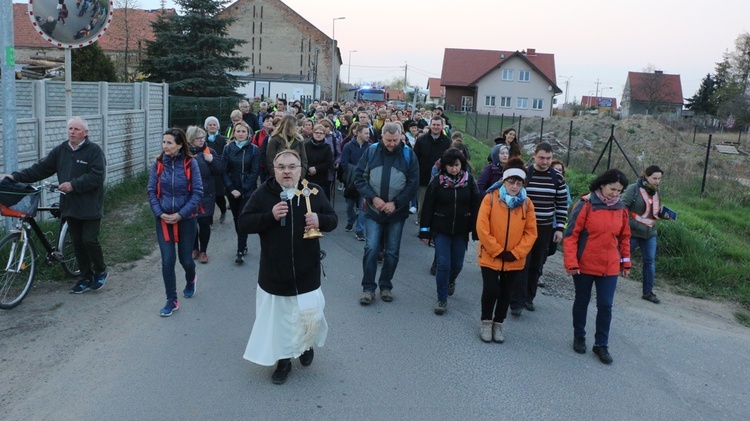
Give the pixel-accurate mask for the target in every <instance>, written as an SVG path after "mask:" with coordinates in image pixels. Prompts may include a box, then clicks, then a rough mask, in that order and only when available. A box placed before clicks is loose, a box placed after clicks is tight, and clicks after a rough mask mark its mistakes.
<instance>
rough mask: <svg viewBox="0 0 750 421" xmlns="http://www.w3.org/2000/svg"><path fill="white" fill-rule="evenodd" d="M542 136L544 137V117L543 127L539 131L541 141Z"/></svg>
mask: <svg viewBox="0 0 750 421" xmlns="http://www.w3.org/2000/svg"><path fill="white" fill-rule="evenodd" d="M542 135H544V117H542V127H541V128H540V129H539V141H540V142H541V141H542Z"/></svg>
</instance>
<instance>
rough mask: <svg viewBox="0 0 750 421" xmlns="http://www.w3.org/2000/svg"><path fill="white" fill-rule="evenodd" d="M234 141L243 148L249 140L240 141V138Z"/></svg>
mask: <svg viewBox="0 0 750 421" xmlns="http://www.w3.org/2000/svg"><path fill="white" fill-rule="evenodd" d="M234 143H236V144H237V147H238V148H240V149H242V148H243V147H244V146H245V145H246V144H247V140H243V141H242V142H240V141H239V140H235V141H234Z"/></svg>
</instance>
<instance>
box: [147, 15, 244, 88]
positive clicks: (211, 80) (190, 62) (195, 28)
mask: <svg viewBox="0 0 750 421" xmlns="http://www.w3.org/2000/svg"><path fill="white" fill-rule="evenodd" d="M175 2H176V3H177V4H178V5H179V6H180V7H181V9H182V12H183V13H184V15H177V14H169V15H167V14H162V15H160V16H159V18H158V19H157V20H156V21H154V23H153V24H152V28H153V29H154V35H155V37H156V39H155V40H154V41H147V42H146V55H147V58H146V59H145V60H143V61H142V62H141V72H143V73H144V74H146V75H147V80H150V81H154V82H161V81H165V82H167V83H169V84H170V91H171V92H172V93H174V94H175V95H183V96H197V97H218V96H236V95H237V92H236V91H235V89H236V88H238V87H239V86H241V85H242V84H241V83H240V81H239V80H238V79H237V78H236V77H235V76H232V75H230V74H229V73H227V72H228V71H231V70H242V69H243V68H244V67H245V62H246V61H247V58H246V57H239V56H238V53H237V52H236V51H235V47H237V46H239V45H242V44H244V43H245V41H243V40H240V39H236V38H228V37H227V35H228V31H227V26H229V24H230V23H232V22H233V20H232V19H220V18H217V17H216V15H217V14H218V13H219V12H220V11H221V10H222V4H224V3H225V2H224V1H221V0H218V1H217V0H176V1H175Z"/></svg>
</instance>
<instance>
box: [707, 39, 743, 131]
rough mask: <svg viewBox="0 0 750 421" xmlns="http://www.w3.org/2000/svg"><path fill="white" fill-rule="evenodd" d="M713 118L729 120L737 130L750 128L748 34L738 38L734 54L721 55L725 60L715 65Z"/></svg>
mask: <svg viewBox="0 0 750 421" xmlns="http://www.w3.org/2000/svg"><path fill="white" fill-rule="evenodd" d="M714 79H715V81H716V86H717V88H716V92H714V94H713V99H714V101H715V102H716V104H717V111H716V115H717V116H718V117H721V118H728V117H729V116H732V117H733V119H735V121H736V123H737V125H738V126H744V125H748V124H750V92H749V90H750V33H747V32H746V33H744V34H741V35H740V36H739V37H737V40H736V41H735V50H734V51H733V52H726V53H724V60H723V61H722V62H721V63H717V64H716V75H715V76H714Z"/></svg>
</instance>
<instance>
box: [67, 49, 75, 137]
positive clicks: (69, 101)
mask: <svg viewBox="0 0 750 421" xmlns="http://www.w3.org/2000/svg"><path fill="white" fill-rule="evenodd" d="M71 56H72V54H71V52H70V48H66V49H65V121H66V124H67V121H68V120H70V119H71V118H72V117H73V75H72V73H73V69H72V62H73V59H72V57H71Z"/></svg>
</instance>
